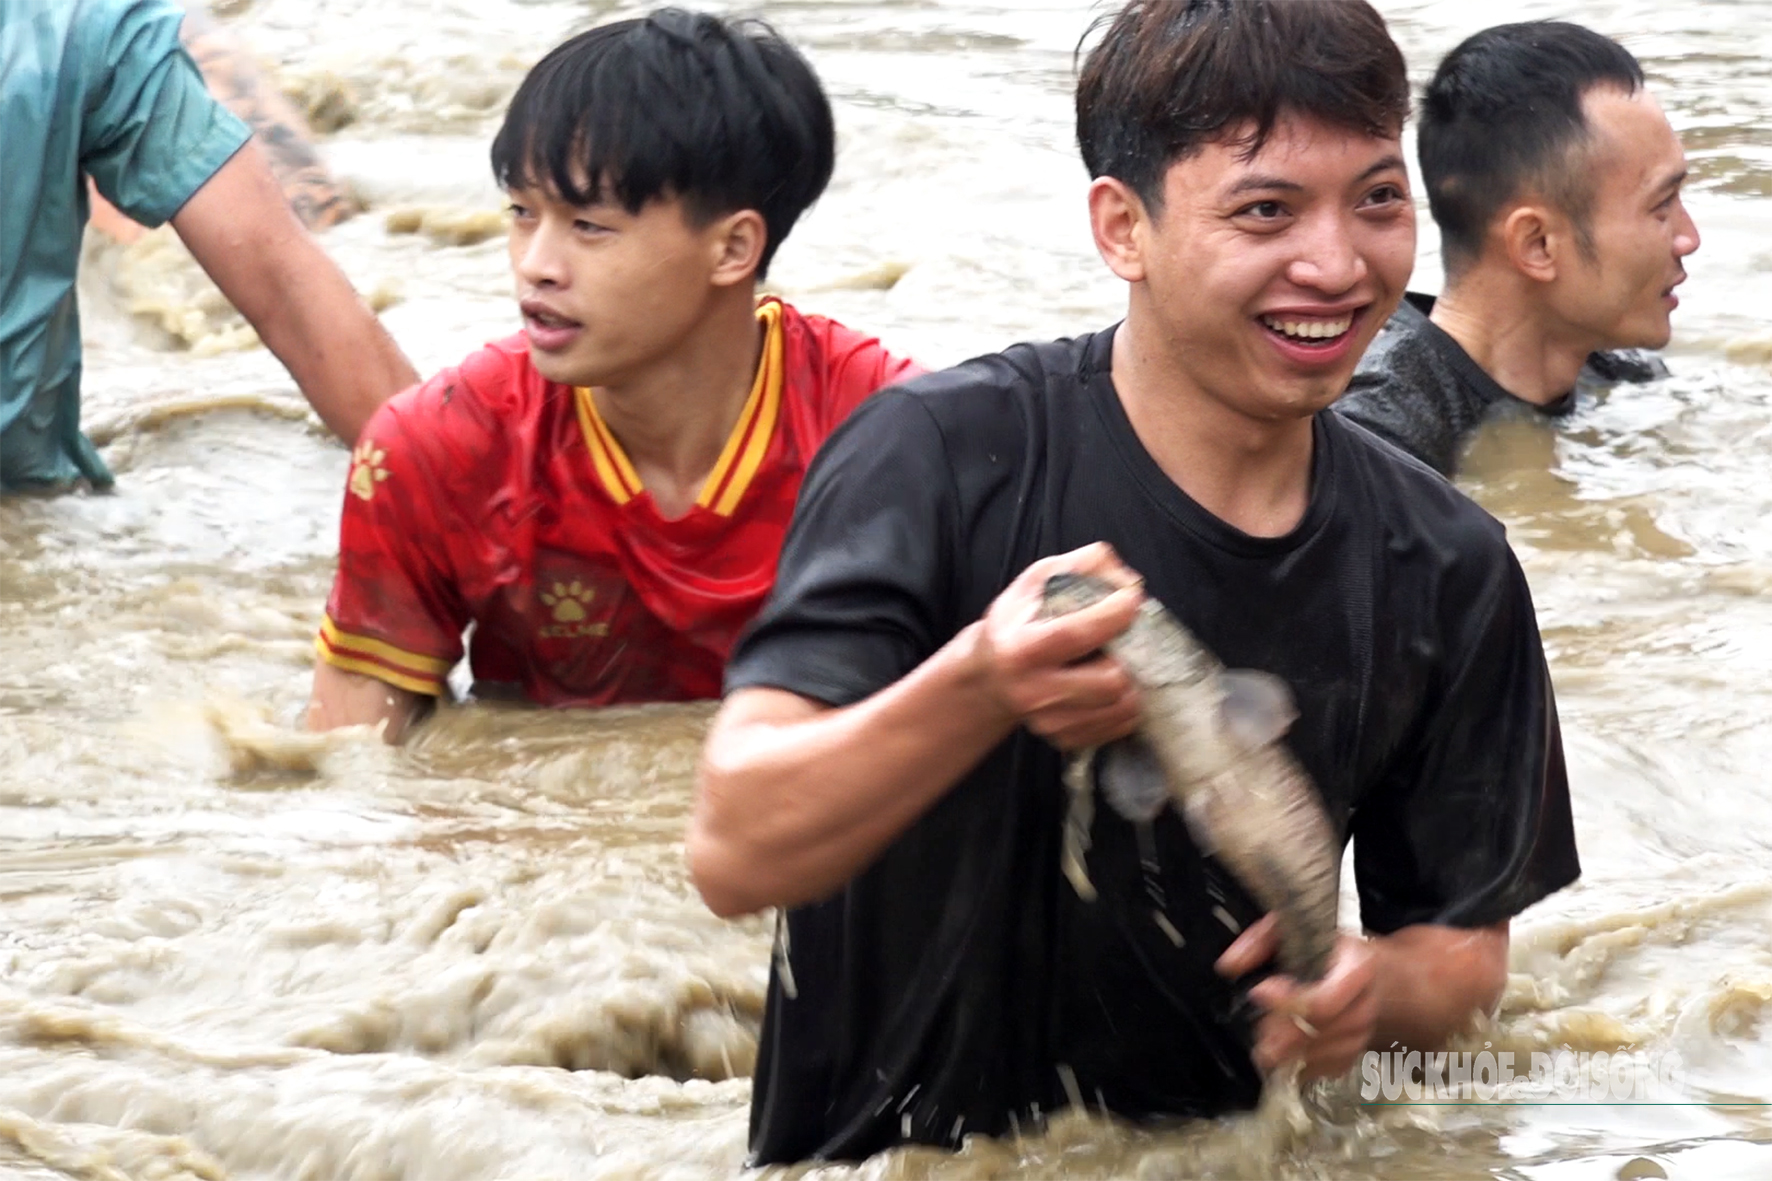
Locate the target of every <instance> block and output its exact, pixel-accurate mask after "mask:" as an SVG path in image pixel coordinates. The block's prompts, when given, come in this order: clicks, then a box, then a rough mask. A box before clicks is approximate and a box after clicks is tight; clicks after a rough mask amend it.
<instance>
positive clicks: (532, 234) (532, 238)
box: [511, 221, 566, 287]
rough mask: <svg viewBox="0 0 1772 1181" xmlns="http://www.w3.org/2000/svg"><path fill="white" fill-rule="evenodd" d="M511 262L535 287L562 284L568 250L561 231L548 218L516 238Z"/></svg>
mask: <svg viewBox="0 0 1772 1181" xmlns="http://www.w3.org/2000/svg"><path fill="white" fill-rule="evenodd" d="M513 246H514V249H513V250H512V255H513V258H512V260H511V262H512V266H513V267H514V268H515V269H516V272H517V277H518V278H519V279H521V280H523V282H525V283H527V284H529V285H530V286H532V287H559V286H562V285H564V283H565V282H566V253H565V251H564V250H562V249H561V241H560V234H559V233H558V232H556V231H555V230H554V229H553V228H552V227H550V226H549V225H548V224H547V223H546V221H544V222H543V223H542V224H541V225H538V226H536V227H535V228H534V229H532V230H529V231H528V232H527V233H523V234H519V235H518V236H517V237H515V238H514V239H513Z"/></svg>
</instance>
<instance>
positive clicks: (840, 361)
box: [806, 316, 927, 435]
mask: <svg viewBox="0 0 1772 1181" xmlns="http://www.w3.org/2000/svg"><path fill="white" fill-rule="evenodd" d="M806 328H807V330H808V331H809V332H810V333H811V334H812V336H813V337H814V338H815V339H817V340H818V342H819V344H820V346H821V349H820V351H821V353H822V354H823V357H824V379H825V397H824V398H823V399H822V402H821V408H822V410H823V411H824V413H825V415H826V418H825V421H824V422H823V423H821V424H820V425H821V428H822V431H823V433H824V434H827V435H828V434H829V433H830V432H831V431H834V430H836V429H837V424H838V423H840V422H842V421H843V420H844V419H845V418H848V417H849V414H850V412H851V411H853V410H854V409H855V408H856V407H857V406H859V405H861V403H862V401H863V399H865V398H867V397H868V395H870V394H872V393H874V392H875V391H876V390H882V389H885V388H886V387H887V386H889V385H895V384H897V383H898V382H901V381H906V380H908V379H910V378H913V377H915V376H917V375H918V374H919V373H924V372H927V371H926V370H925V369H924V367H923V366H921V365H919V364H917V363H916V362H915V361H913V360H911V359H910V358H908V357H898V356H894V355H893V354H891V353H889V352H887V351H886V346H885V345H883V344H881V343H880V342H879V341H878V340H876V339H875V338H874V337H871V336H868V335H866V334H865V333H861V332H857V331H855V330H854V329H853V328H847V327H845V326H843V325H842V324H839V323H837V322H836V321H835V320H827V319H825V318H824V317H823V316H807V317H806Z"/></svg>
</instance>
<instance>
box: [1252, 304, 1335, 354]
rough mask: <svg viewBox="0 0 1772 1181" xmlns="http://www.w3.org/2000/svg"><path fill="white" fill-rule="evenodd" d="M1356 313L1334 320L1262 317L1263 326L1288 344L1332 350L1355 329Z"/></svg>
mask: <svg viewBox="0 0 1772 1181" xmlns="http://www.w3.org/2000/svg"><path fill="white" fill-rule="evenodd" d="M1354 318H1355V316H1354V313H1352V312H1349V313H1347V314H1346V315H1343V316H1337V317H1335V318H1334V319H1332V320H1311V319H1296V318H1293V317H1289V316H1261V317H1259V319H1260V320H1261V325H1262V327H1263V328H1266V329H1267V330H1268V331H1269V332H1272V333H1273V334H1274V335H1276V336H1279V337H1283V338H1284V339H1285V340H1286V341H1287V342H1288V343H1291V344H1295V345H1303V346H1304V347H1305V348H1331V347H1333V346H1335V345H1337V344H1339V343H1341V339H1342V338H1343V337H1345V336H1346V335H1347V334H1348V333H1349V332H1352V331H1353V329H1354Z"/></svg>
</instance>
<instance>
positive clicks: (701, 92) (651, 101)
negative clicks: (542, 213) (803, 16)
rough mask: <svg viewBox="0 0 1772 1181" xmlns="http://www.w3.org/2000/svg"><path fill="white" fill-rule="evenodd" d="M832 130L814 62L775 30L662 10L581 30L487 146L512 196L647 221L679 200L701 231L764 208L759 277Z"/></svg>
mask: <svg viewBox="0 0 1772 1181" xmlns="http://www.w3.org/2000/svg"><path fill="white" fill-rule="evenodd" d="M835 159H836V135H835V130H834V125H833V122H832V119H831V104H830V100H829V99H827V98H826V97H825V93H824V88H823V87H822V86H820V85H819V81H818V75H817V74H816V73H814V72H813V69H812V66H811V64H810V63H809V62H807V60H806V59H805V58H804V57H802V56H801V55H800V53H799V51H797V50H796V49H794V47H793V46H791V45H789V44H788V43H787V42H786V41H784V40H783V39H782V38H781V36H780V35H779V34H777V33H776V32H775V31H774V30H773V29H771V28H770V27H769V26H768V25H766V24H764V23H763V22H761V21H757V20H722V19H721V18H719V17H715V16H710V15H708V14H706V13H698V12H686V11H684V10H682V9H680V8H663V9H659V10H658V11H656V12H654V13H652V14H651V15H649V16H645V17H639V18H636V19H633V20H623V21H616V22H613V23H611V24H607V25H602V26H599V27H598V28H594V29H591V30H589V31H588V32H584V33H580V34H579V35H578V36H576V37H573V38H572V39H571V40H569V41H567V42H565V43H564V44H562V45H560V46H558V47H557V48H555V49H554V50H553V51H552V52H551V53H549V54H548V55H547V56H546V57H544V58H542V59H541V61H539V62H537V63H536V66H535V68H534V69H532V70H530V71H529V75H528V76H527V77H526V78H524V79H523V84H522V85H521V86H519V87H518V88H517V93H516V95H515V96H514V97H513V98H512V99H511V106H510V110H509V111H507V112H506V113H505V121H504V126H502V127H500V128H499V131H498V135H497V137H496V138H495V139H494V140H493V141H492V171H493V175H494V176H495V177H497V179H498V183H499V184H500V185H502V186H504V187H505V188H529V187H533V186H545V187H548V188H551V189H552V190H553V191H554V192H556V193H558V194H559V196H560V197H561V198H562V199H563V200H565V201H567V202H569V203H571V204H573V205H592V204H596V203H598V202H601V201H609V200H613V201H614V202H618V203H620V205H621V206H622V207H623V208H625V209H626V210H627V211H628V212H629V213H639V212H640V210H641V209H642V208H644V207H645V205H646V204H647V203H648V202H650V201H652V200H654V199H658V198H668V197H676V198H679V199H681V200H682V202H683V205H684V211H685V213H686V214H687V215H688V216H689V217H690V219H691V221H692V222H693V223H695V224H701V225H705V224H707V223H708V222H710V221H712V220H713V219H715V218H717V217H722V216H724V215H726V214H729V213H734V212H737V211H738V210H741V209H755V210H756V211H757V212H759V213H760V214H762V215H763V220H764V222H765V223H766V224H767V226H768V241H767V242H765V243H764V247H763V258H762V262H761V263H760V264H759V265H758V267H757V277H758V278H762V277H763V276H764V274H766V273H767V271H768V269H769V262H770V260H771V259H772V258H774V256H775V251H776V249H777V247H779V246H780V245H781V243H782V241H783V240H784V239H785V238H786V237H787V236H788V232H789V231H790V230H792V229H793V228H794V223H795V222H796V221H798V220H799V218H800V215H801V214H802V213H804V212H805V211H806V209H807V207H808V206H810V205H811V204H812V203H813V202H814V201H815V200H817V199H818V196H819V194H820V193H822V192H824V188H825V185H827V184H828V183H830V179H831V169H832V167H833V165H834V163H835Z"/></svg>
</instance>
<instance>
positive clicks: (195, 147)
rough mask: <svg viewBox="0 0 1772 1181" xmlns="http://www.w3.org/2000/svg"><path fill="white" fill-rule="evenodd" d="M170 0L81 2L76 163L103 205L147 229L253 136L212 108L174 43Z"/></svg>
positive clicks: (180, 15)
mask: <svg viewBox="0 0 1772 1181" xmlns="http://www.w3.org/2000/svg"><path fill="white" fill-rule="evenodd" d="M183 20H184V11H183V10H182V9H181V8H180V7H179V6H177V5H175V4H172V3H169V2H168V0H84V3H83V5H82V8H81V13H80V24H79V25H78V26H77V32H78V34H79V36H80V45H81V50H80V53H81V57H80V62H81V69H82V74H83V75H84V78H85V100H86V101H85V108H84V111H83V116H82V120H81V130H80V165H81V167H82V168H83V169H84V170H85V171H86V172H87V173H88V174H89V175H90V176H91V177H92V179H93V182H94V183H95V184H96V185H97V186H98V191H99V192H101V193H103V194H104V196H105V198H106V200H108V201H110V202H111V204H113V205H115V206H116V207H117V208H118V209H120V210H122V211H123V212H124V213H126V214H128V215H129V216H130V217H132V218H134V219H135V220H136V221H138V222H141V223H142V224H143V225H145V226H149V227H152V226H158V225H160V224H162V223H164V222H165V221H166V220H167V219H169V218H170V217H172V215H173V214H175V213H177V212H178V211H179V209H180V208H182V207H183V206H184V204H185V202H186V201H188V200H190V199H191V197H192V195H193V194H195V193H196V192H197V190H198V189H200V188H202V187H203V185H204V184H205V183H207V182H208V180H209V178H210V177H212V176H214V175H215V173H216V171H217V170H218V169H220V168H221V166H222V165H223V164H226V163H227V162H228V160H229V159H230V158H232V157H233V155H234V153H235V152H237V151H239V150H240V147H241V145H243V144H244V143H245V142H246V141H247V139H248V138H249V137H250V135H251V132H250V130H249V129H248V128H247V126H246V124H244V123H242V122H241V121H240V120H239V118H237V117H236V116H235V115H234V114H233V113H232V112H230V111H229V110H228V109H227V108H226V107H224V106H222V105H221V103H219V102H217V101H216V100H215V98H214V97H212V96H211V95H210V93H209V90H208V89H207V87H205V85H204V83H203V75H202V74H201V73H199V72H198V69H197V65H196V63H195V62H193V61H192V60H191V57H190V55H189V54H188V53H186V52H185V48H184V46H183V45H181V44H180V43H179V37H178V32H179V25H180V24H181V23H182V22H183Z"/></svg>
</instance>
